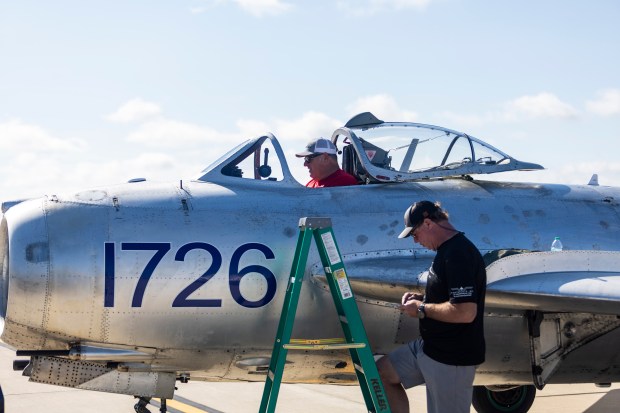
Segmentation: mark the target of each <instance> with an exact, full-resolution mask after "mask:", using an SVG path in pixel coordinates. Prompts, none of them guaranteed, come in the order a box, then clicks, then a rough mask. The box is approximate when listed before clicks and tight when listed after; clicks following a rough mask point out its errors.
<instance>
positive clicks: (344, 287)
mask: <svg viewBox="0 0 620 413" xmlns="http://www.w3.org/2000/svg"><path fill="white" fill-rule="evenodd" d="M334 277H335V278H336V281H337V282H338V288H339V289H340V294H341V295H342V299H343V300H345V299H347V298H351V297H353V292H351V286H350V285H349V280H348V279H347V274H346V273H345V272H344V269H342V268H341V269H339V270H336V271H334Z"/></svg>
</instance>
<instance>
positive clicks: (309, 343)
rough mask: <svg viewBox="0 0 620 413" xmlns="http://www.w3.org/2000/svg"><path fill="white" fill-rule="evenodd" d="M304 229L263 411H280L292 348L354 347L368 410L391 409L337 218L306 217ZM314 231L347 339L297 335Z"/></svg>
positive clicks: (384, 411) (302, 223)
mask: <svg viewBox="0 0 620 413" xmlns="http://www.w3.org/2000/svg"><path fill="white" fill-rule="evenodd" d="M299 228H300V231H299V236H298V238H297V247H296V249H295V256H294V258H293V265H292V266H291V274H290V276H289V282H288V285H287V287H286V295H285V296H284V304H283V306H282V315H281V316H280V323H279V324H278V332H277V334H276V338H275V342H274V345H273V352H272V354H271V361H270V363H269V370H268V372H267V378H266V380H265V388H264V390H263V398H262V400H261V404H260V410H259V413H273V412H274V411H275V408H276V402H277V400H278V392H279V389H280V384H281V382H282V375H283V373H284V364H285V363H286V354H287V351H288V350H289V349H294V350H333V349H348V350H349V353H350V355H351V360H352V361H353V365H354V367H355V374H356V375H357V380H358V382H359V384H360V387H361V390H362V394H363V396H364V401H365V402H366V407H367V409H368V412H371V413H391V410H390V406H389V404H388V400H387V396H386V394H385V390H384V388H383V383H382V382H381V378H380V377H379V372H378V370H377V365H376V364H375V358H374V356H373V354H372V351H371V349H370V345H369V344H368V337H367V335H366V330H365V329H364V324H363V322H362V318H361V317H360V313H359V310H358V308H357V304H356V302H355V297H354V295H353V291H352V289H351V286H350V284H349V280H348V277H347V273H346V270H345V268H344V263H343V261H342V256H341V255H340V251H339V249H338V245H337V244H336V238H335V237H334V232H333V230H332V223H331V219H330V218H308V217H306V218H301V219H300V220H299ZM312 236H314V240H315V241H316V245H317V247H318V250H319V255H320V256H321V263H322V264H323V268H324V270H325V275H326V276H327V280H328V284H329V290H330V292H331V295H332V298H333V300H334V304H335V305H336V310H337V312H338V316H339V318H340V325H341V326H342V330H343V332H344V336H345V338H344V339H291V333H292V331H293V323H294V321H295V314H296V312H297V304H298V301H299V295H300V292H301V286H302V281H303V278H304V273H305V270H306V263H307V261H308V252H309V250H310V244H311V242H312Z"/></svg>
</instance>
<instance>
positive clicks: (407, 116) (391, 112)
mask: <svg viewBox="0 0 620 413" xmlns="http://www.w3.org/2000/svg"><path fill="white" fill-rule="evenodd" d="M347 112H348V113H349V114H350V115H351V116H353V115H357V114H358V113H362V112H372V114H373V115H375V116H376V117H377V118H379V119H381V120H384V121H403V122H416V121H417V119H418V117H419V116H418V114H417V113H416V112H413V111H409V110H405V109H403V108H401V107H400V106H399V105H398V103H396V101H395V100H394V98H393V97H392V96H390V95H386V94H380V95H373V96H366V97H362V98H359V99H357V100H356V101H355V102H353V103H352V104H350V105H349V106H347Z"/></svg>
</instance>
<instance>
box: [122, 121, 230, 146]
mask: <svg viewBox="0 0 620 413" xmlns="http://www.w3.org/2000/svg"><path fill="white" fill-rule="evenodd" d="M127 140H129V141H130V142H140V143H144V144H145V145H148V146H157V147H171V148H172V147H180V146H187V145H190V146H193V145H198V144H201V143H219V142H221V141H222V140H225V135H224V134H222V133H219V132H217V131H215V130H213V129H210V128H205V127H203V126H199V125H194V124H191V123H186V122H180V121H177V120H172V119H157V120H152V121H148V122H145V123H143V124H141V125H140V126H139V127H138V129H137V130H136V131H134V132H132V133H130V134H129V136H128V137H127Z"/></svg>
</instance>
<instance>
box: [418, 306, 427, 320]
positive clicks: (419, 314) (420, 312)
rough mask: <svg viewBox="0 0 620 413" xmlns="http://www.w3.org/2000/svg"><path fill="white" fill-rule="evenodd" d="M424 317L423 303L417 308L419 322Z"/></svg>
mask: <svg viewBox="0 0 620 413" xmlns="http://www.w3.org/2000/svg"><path fill="white" fill-rule="evenodd" d="M424 317H426V311H425V310H424V303H422V304H420V305H419V306H418V318H419V319H420V320H421V319H423V318H424Z"/></svg>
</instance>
